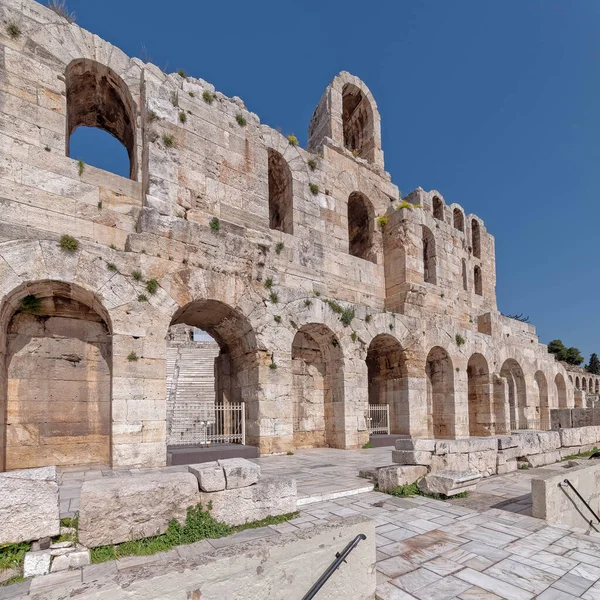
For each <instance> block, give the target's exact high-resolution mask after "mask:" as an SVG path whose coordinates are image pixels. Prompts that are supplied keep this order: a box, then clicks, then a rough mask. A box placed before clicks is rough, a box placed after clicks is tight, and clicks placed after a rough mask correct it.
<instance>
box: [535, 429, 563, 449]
mask: <svg viewBox="0 0 600 600" xmlns="http://www.w3.org/2000/svg"><path fill="white" fill-rule="evenodd" d="M537 435H538V438H539V440H540V450H541V452H551V451H552V450H557V449H558V448H560V434H559V433H558V431H540V432H538V434H537Z"/></svg>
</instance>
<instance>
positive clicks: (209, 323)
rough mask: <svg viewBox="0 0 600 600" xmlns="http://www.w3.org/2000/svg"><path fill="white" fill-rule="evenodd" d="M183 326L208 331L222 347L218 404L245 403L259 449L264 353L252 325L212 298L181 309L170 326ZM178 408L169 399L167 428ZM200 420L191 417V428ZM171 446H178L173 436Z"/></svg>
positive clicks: (250, 436) (250, 435) (249, 435)
mask: <svg viewBox="0 0 600 600" xmlns="http://www.w3.org/2000/svg"><path fill="white" fill-rule="evenodd" d="M180 324H185V325H188V326H191V327H197V328H198V329H200V330H202V331H205V332H206V333H208V334H209V335H210V336H211V337H212V338H213V340H214V341H215V342H217V344H218V345H219V349H220V351H219V355H218V356H217V358H216V359H215V403H216V404H217V405H223V406H227V405H231V404H237V403H240V402H244V403H245V421H246V440H247V443H248V444H250V445H255V446H259V445H260V414H259V401H260V399H261V395H262V388H261V378H260V366H261V359H262V357H263V356H264V352H263V351H262V349H261V348H259V344H258V341H257V336H256V333H255V331H254V328H253V327H252V324H251V323H250V321H249V320H248V318H247V317H246V316H245V315H244V314H242V313H241V312H240V311H239V310H238V309H236V308H232V307H231V306H230V305H228V304H226V303H224V302H221V301H219V300H211V299H202V300H193V301H191V302H189V303H188V304H185V305H184V306H182V307H180V308H179V309H178V310H177V311H176V312H175V314H174V315H173V317H172V319H171V326H173V325H180ZM175 408H176V407H175V406H174V401H173V398H172V397H169V396H168V397H167V422H168V423H167V429H168V428H169V419H171V420H172V419H173V411H174V410H175ZM214 418H217V417H216V416H215V417H214ZM200 420H202V419H201V418H200V415H189V416H188V421H190V422H193V423H192V424H191V426H195V427H197V428H199V427H201V424H200V423H199V421H200ZM205 420H210V418H206V419H205ZM227 426H228V427H233V426H234V424H228V425H227ZM198 435H200V429H198ZM170 443H171V444H176V439H174V438H173V436H172V435H171V438H170Z"/></svg>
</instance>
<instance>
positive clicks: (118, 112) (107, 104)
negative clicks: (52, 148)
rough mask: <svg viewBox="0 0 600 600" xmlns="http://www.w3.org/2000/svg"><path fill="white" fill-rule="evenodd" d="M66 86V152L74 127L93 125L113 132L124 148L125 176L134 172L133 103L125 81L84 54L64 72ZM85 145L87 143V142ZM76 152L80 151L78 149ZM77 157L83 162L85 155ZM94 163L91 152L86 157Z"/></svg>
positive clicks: (135, 173) (68, 152) (134, 125)
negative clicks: (126, 158) (126, 164)
mask: <svg viewBox="0 0 600 600" xmlns="http://www.w3.org/2000/svg"><path fill="white" fill-rule="evenodd" d="M65 83H66V90H67V147H66V153H67V156H71V146H70V142H71V134H73V132H74V131H75V130H76V129H77V128H78V127H96V128H98V129H102V130H104V131H106V132H107V133H109V134H110V135H112V136H114V137H115V138H116V139H117V140H118V141H119V142H121V144H123V146H124V147H125V149H126V150H127V155H128V157H129V177H130V178H131V179H135V178H136V176H137V159H136V139H135V138H136V106H135V103H134V101H133V98H132V97H131V93H130V92H129V89H128V87H127V85H126V84H125V82H124V81H123V80H122V79H121V78H120V77H119V76H118V75H117V74H116V73H115V72H114V71H113V70H112V69H109V68H108V67H106V66H104V65H102V64H100V63H98V62H96V61H94V60H90V59H87V58H82V59H78V60H74V61H73V62H71V63H70V64H69V66H68V67H67V69H66V72H65ZM87 146H88V147H89V146H90V144H87ZM78 154H80V153H78ZM73 158H80V159H82V160H84V162H86V160H85V159H86V158H87V157H86V156H85V155H79V156H77V157H73ZM87 162H89V164H93V163H94V156H93V155H92V158H91V159H90V158H87Z"/></svg>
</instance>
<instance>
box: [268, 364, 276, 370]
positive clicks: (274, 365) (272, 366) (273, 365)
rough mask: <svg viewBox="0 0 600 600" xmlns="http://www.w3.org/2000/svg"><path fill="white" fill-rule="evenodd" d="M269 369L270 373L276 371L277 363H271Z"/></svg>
mask: <svg viewBox="0 0 600 600" xmlns="http://www.w3.org/2000/svg"><path fill="white" fill-rule="evenodd" d="M269 369H271V371H275V370H276V369H277V363H274V362H272V363H271V364H270V365H269Z"/></svg>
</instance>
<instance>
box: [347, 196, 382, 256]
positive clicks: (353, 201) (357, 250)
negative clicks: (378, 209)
mask: <svg viewBox="0 0 600 600" xmlns="http://www.w3.org/2000/svg"><path fill="white" fill-rule="evenodd" d="M373 218H374V211H373V205H372V204H371V202H370V200H369V199H368V198H367V197H366V196H365V195H364V194H361V193H360V192H352V193H351V194H350V197H349V198H348V252H349V253H350V255H351V256H356V257H358V258H362V259H364V260H368V261H370V262H374V263H376V262H377V257H376V255H375V253H374V251H373Z"/></svg>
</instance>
